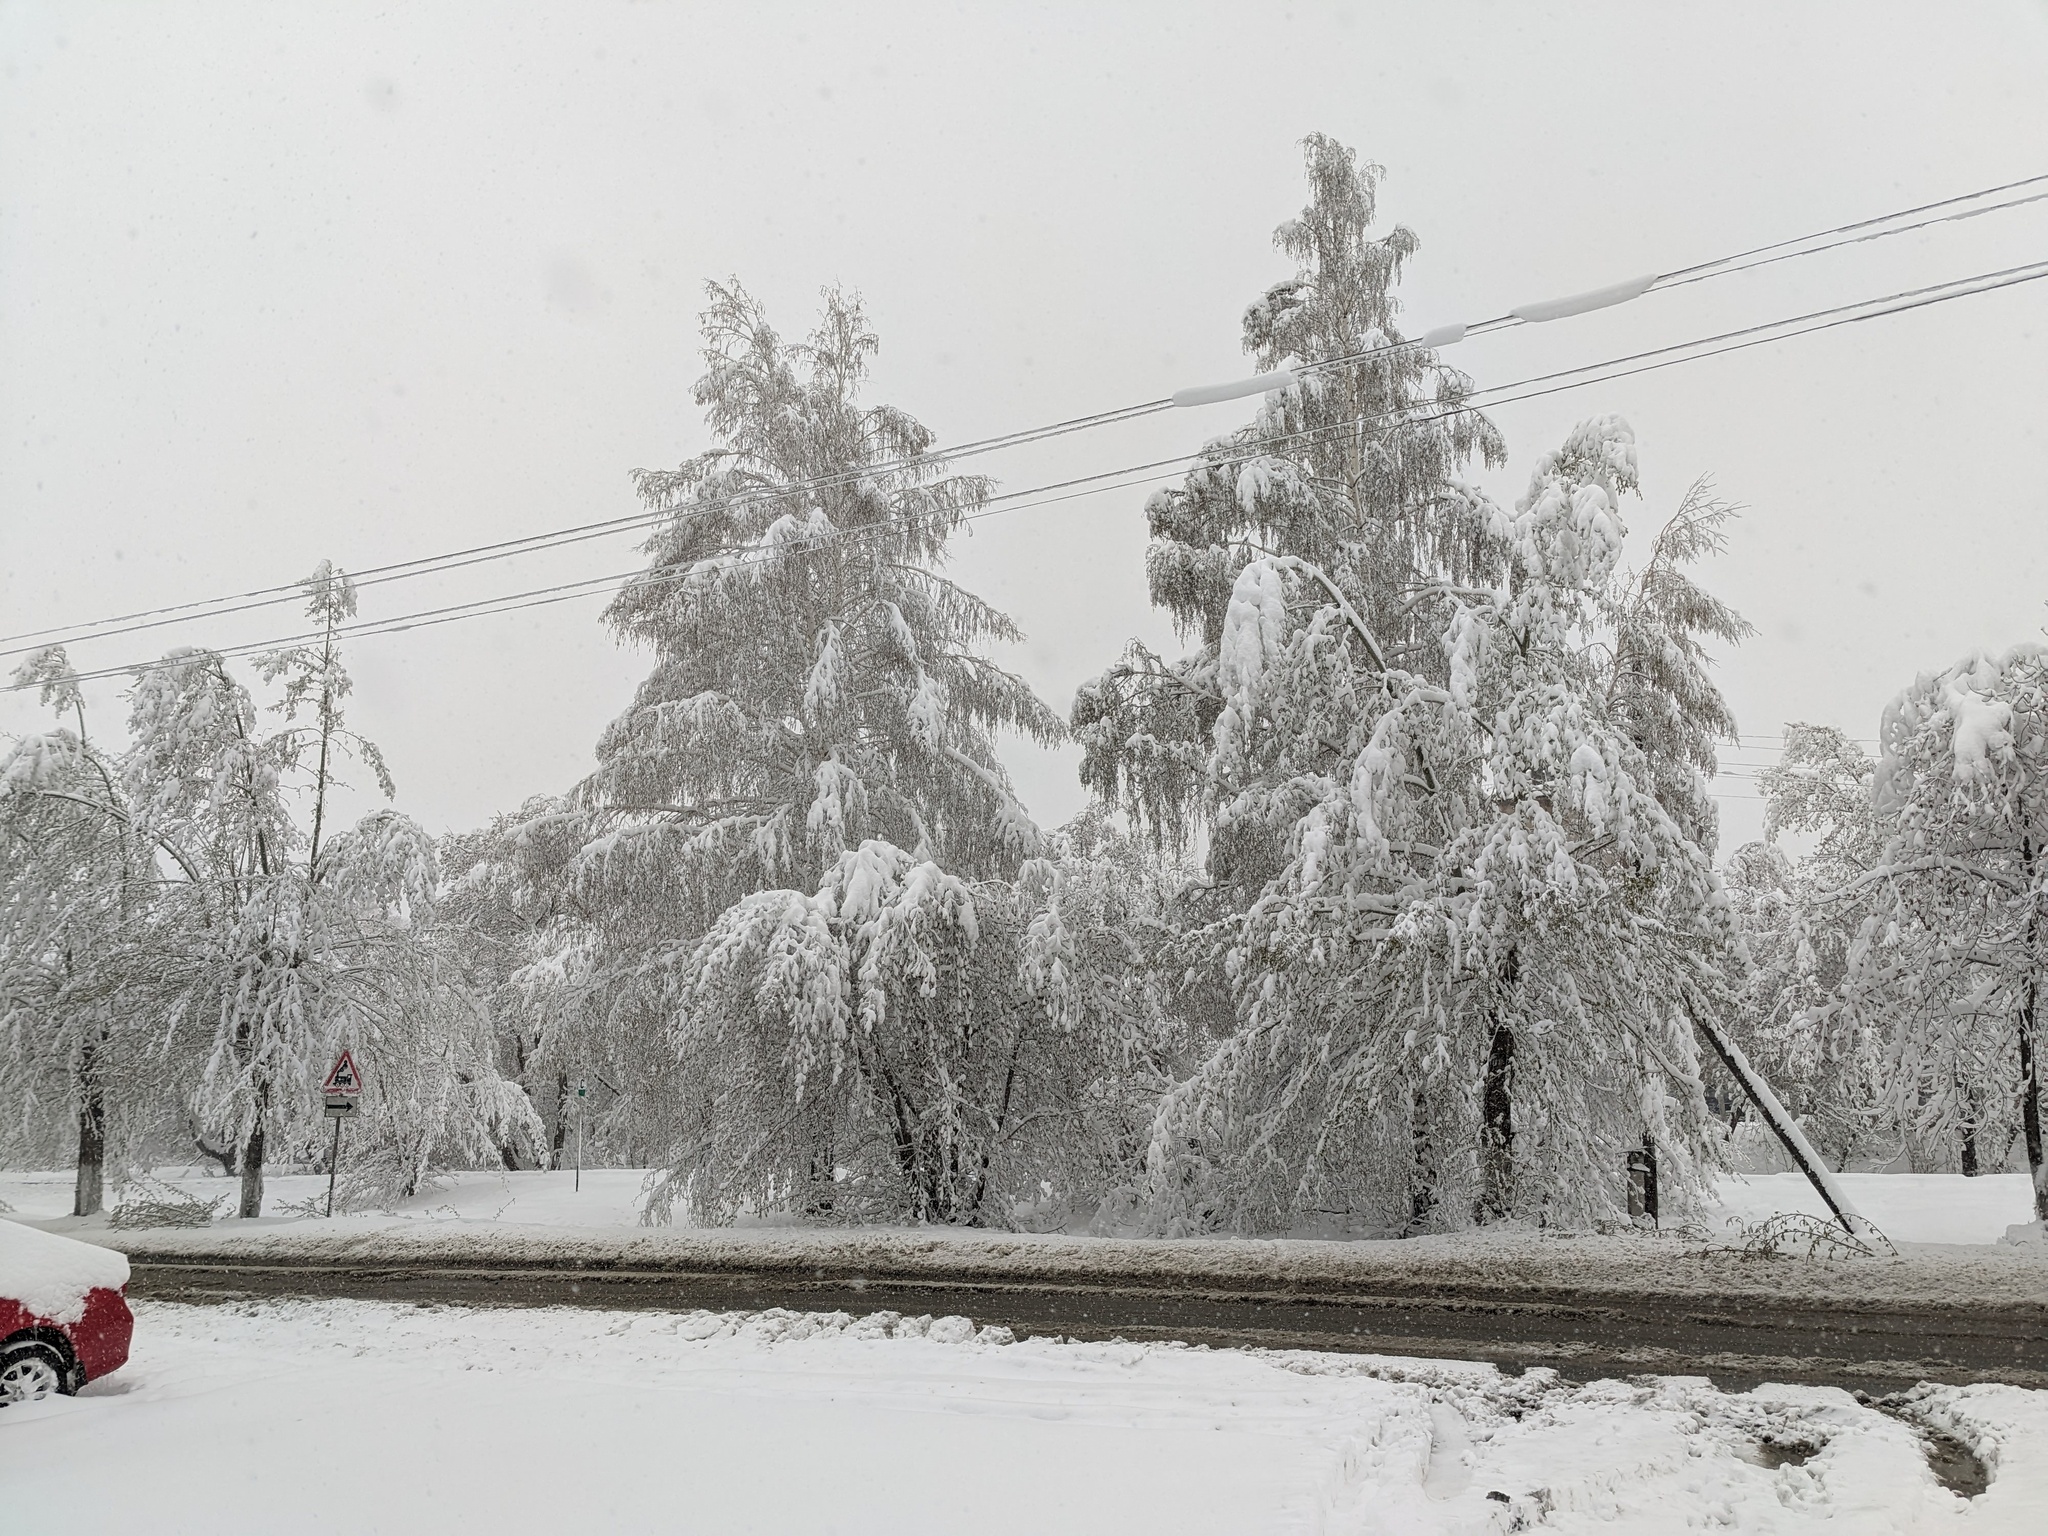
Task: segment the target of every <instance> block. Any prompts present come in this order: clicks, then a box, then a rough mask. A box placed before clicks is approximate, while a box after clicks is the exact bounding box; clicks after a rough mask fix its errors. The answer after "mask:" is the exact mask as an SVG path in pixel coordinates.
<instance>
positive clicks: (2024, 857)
mask: <svg viewBox="0 0 2048 1536" xmlns="http://www.w3.org/2000/svg"><path fill="white" fill-rule="evenodd" d="M2037 862H2038V850H2037V849H2036V848H2035V847H2034V841H2033V839H2032V838H2022V839H2021V840H2020V867H2021V868H2022V869H2023V870H2024V871H2025V872H2026V879H2027V892H2028V902H2029V905H2028V907H2027V979H2026V981H2025V982H2024V983H2022V985H2021V988H2020V1129H2021V1131H2022V1133H2023V1134H2024V1135H2025V1136H2026V1139H2027V1172H2028V1173H2029V1174H2031V1175H2032V1176H2033V1181H2034V1220H2036V1221H2044V1222H2048V1167H2043V1165H2042V1162H2041V1077H2040V1073H2041V1057H2040V1053H2039V1051H2037V1050H2036V1049H2035V1045H2036V1041H2037V1036H2036V1035H2035V1033H2034V1027H2035V1025H2036V1024H2037V1023H2038V1022H2039V1015H2038V1009H2039V1006H2040V1001H2041V968H2042V955H2041V898H2040V896H2039V895H2038V894H2036V892H2037V891H2038V889H2039V879H2040V870H2039V869H2038V868H2037V867H2036V865H2037Z"/></svg>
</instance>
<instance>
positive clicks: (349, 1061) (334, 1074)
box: [320, 1051, 363, 1093]
mask: <svg viewBox="0 0 2048 1536" xmlns="http://www.w3.org/2000/svg"><path fill="white" fill-rule="evenodd" d="M320 1091H321V1092H322V1093H361V1092H362V1091H363V1074H362V1073H360V1072H358V1071H357V1070H356V1058H355V1055H354V1053H353V1052H350V1051H343V1052H342V1053H341V1057H340V1059H339V1060H337V1061H336V1062H335V1063H334V1070H333V1071H331V1072H329V1073H328V1074H327V1081H326V1082H324V1083H322V1084H321V1085H320Z"/></svg>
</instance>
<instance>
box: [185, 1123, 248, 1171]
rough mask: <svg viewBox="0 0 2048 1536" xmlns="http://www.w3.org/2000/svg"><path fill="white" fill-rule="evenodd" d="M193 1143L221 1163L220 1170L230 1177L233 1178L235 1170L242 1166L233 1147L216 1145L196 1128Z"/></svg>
mask: <svg viewBox="0 0 2048 1536" xmlns="http://www.w3.org/2000/svg"><path fill="white" fill-rule="evenodd" d="M192 1145H193V1146H194V1147H196V1148H198V1149H199V1151H200V1152H201V1153H202V1154H203V1155H204V1156H207V1157H210V1158H212V1159H213V1160H214V1161H215V1162H216V1163H219V1164H220V1171H221V1172H222V1173H224V1174H226V1175H227V1176H228V1177H229V1178H233V1177H234V1175H235V1170H236V1169H237V1168H238V1167H240V1166H241V1164H240V1162H239V1161H238V1154H237V1153H236V1151H235V1149H234V1148H233V1147H216V1146H215V1145H214V1144H213V1143H212V1142H210V1141H208V1140H207V1139H206V1138H205V1137H204V1136H202V1135H200V1134H199V1133H198V1132H197V1131H196V1130H195V1131H194V1132H193V1133H192Z"/></svg>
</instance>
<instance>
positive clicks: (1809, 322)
mask: <svg viewBox="0 0 2048 1536" xmlns="http://www.w3.org/2000/svg"><path fill="white" fill-rule="evenodd" d="M2043 277H2048V261H2042V262H2035V263H2032V264H2029V265H2026V266H2019V267H2009V268H2005V269H2003V270H2001V271H1997V272H1989V273H1980V274H1977V275H1976V276H1974V277H1967V278H1959V279H1955V280H1953V281H1951V282H1948V283H1940V284H1934V285H1931V286H1929V287H1926V288H1918V289H1908V290H1905V291H1903V292H1900V293H1895V294H1890V295H1887V296H1885V297H1883V298H1878V299H1867V300H1861V301H1858V302H1857V303H1853V304H1847V305H1840V306H1837V307H1836V308H1834V309H1828V310H1815V311H1811V312H1809V313H1807V314H1804V315H1796V316H1792V317H1790V318H1788V319H1784V320H1777V321H1770V322H1766V323H1763V324H1760V325H1754V326H1747V327H1744V328H1742V329H1740V330H1736V331H1728V332H1723V333H1722V334H1720V335H1718V336H1710V337H1702V338H1698V339H1695V340H1693V341H1688V342H1680V343H1676V344H1674V345H1672V346H1668V347H1661V348H1656V349H1653V350H1651V351H1648V352H1639V353H1633V354H1630V355H1628V356H1625V357H1620V358H1611V359H1608V360H1607V361H1605V362H1600V363H1589V364H1583V365H1581V366H1580V367H1578V368H1572V369H1564V370H1561V371H1559V372H1556V373H1550V374H1541V375H1537V376H1536V377H1534V378H1529V379H1523V380H1519V381H1516V382H1515V383H1511V384H1502V385H1494V386H1489V387H1488V388H1485V389H1480V390H1475V391H1473V392H1472V394H1471V395H1469V396H1467V397H1466V398H1465V399H1464V400H1462V401H1460V402H1458V403H1457V404H1455V405H1452V406H1450V407H1447V408H1444V409H1440V410H1437V411H1433V412H1432V411H1423V410H1417V409H1416V408H1415V407H1413V406H1403V407H1397V408H1395V409H1392V410H1388V411H1381V412H1376V413H1373V414H1372V415H1369V416H1361V417H1351V418H1346V419H1345V420H1344V421H1341V422H1336V423H1331V424H1328V425H1325V426H1323V427H1319V428H1311V429H1307V430H1304V431H1302V432H1296V433H1290V434H1287V435H1286V436H1284V437H1280V438H1271V439H1265V440H1262V441H1261V442H1260V443H1259V444H1258V446H1256V447H1253V448H1248V449H1247V450H1245V451H1244V452H1242V453H1239V454H1236V455H1229V456H1225V457H1222V458H1218V457H1217V456H1216V455H1215V454H1214V452H1213V451H1212V450H1210V449H1204V450H1201V451H1199V452H1196V453H1191V454H1178V455H1174V456H1172V457H1169V458H1164V459H1155V460H1153V461H1151V462H1149V463H1145V464H1138V465H1129V466H1125V467H1124V468H1121V469H1114V470H1105V471H1102V472H1101V473H1098V474H1094V475H1083V476H1077V477H1075V478H1073V479H1070V480H1064V481H1058V482H1054V483H1053V484H1050V485H1044V486H1037V487H1032V488H1030V489H1028V490H1024V491H1016V492H1010V493H1006V494H1005V495H1003V496H998V497H995V498H992V501H993V502H1011V501H1019V500H1021V499H1022V498H1026V497H1032V496H1039V495H1042V494H1043V493H1047V492H1056V491H1066V490H1070V489H1071V490H1076V493H1077V494H1093V493H1094V492H1093V491H1089V492H1081V491H1078V490H1077V488H1079V487H1082V486H1093V487H1094V490H1095V491H1101V490H1114V489H1125V488H1128V485H1129V484H1137V483H1143V482H1144V481H1145V480H1146V479H1157V478H1161V476H1160V474H1159V472H1160V471H1164V470H1168V469H1175V468H1178V467H1180V466H1183V465H1189V464H1195V463H1200V462H1204V461H1206V462H1208V463H1211V464H1226V463H1231V462H1241V461H1244V460H1248V459H1252V458H1257V457H1261V456H1263V455H1264V454H1266V453H1267V452H1269V451H1270V450H1271V449H1272V448H1274V447H1277V446H1281V445H1283V444H1286V443H1289V442H1296V441H1300V440H1302V439H1305V438H1309V437H1314V436H1317V435H1327V434H1331V433H1336V432H1343V431H1348V430H1351V429H1353V428H1355V427H1358V426H1362V425H1364V424H1365V423H1367V422H1369V421H1375V420H1388V419H1391V420H1397V421H1399V422H1401V423H1402V424H1407V425H1421V424H1423V423H1425V422H1429V421H1436V420H1442V419H1444V418H1445V417H1448V416H1454V415H1461V414H1464V413H1466V412H1469V411H1476V410H1480V409H1486V408H1491V407H1494V406H1499V405H1508V404H1513V403H1515V402H1517V401H1522V400H1530V399H1536V398H1539V397H1542V396H1546V395H1551V394H1556V393H1559V392H1561V391H1563V390H1567V389H1578V388H1584V387H1586V386H1587V385H1590V384H1597V383H1605V382H1608V381H1609V380H1611V379H1617V378H1627V377H1632V376H1633V375H1636V374H1640V373H1649V372H1654V371H1656V370H1657V369H1661V368H1668V367H1675V366H1677V365H1678V364H1680V363H1686V362H1696V361H1699V360H1700V359H1702V358H1707V357H1717V356H1720V355H1722V354H1724V353H1728V352H1735V351H1741V350H1744V349H1746V348H1748V347H1753V346H1761V345H1763V344H1765V343H1767V342H1772V341H1781V340H1787V339H1790V338H1791V337H1795V336H1804V335H1811V334H1813V333H1814V332H1816V331H1822V330H1828V329H1832V328H1833V327H1835V326H1838V325H1852V324H1856V323H1858V322H1860V321H1864V320H1872V319H1877V318H1880V317H1881V316H1884V315H1891V314H1899V313H1903V312H1905V311H1907V310H1911V309H1918V308H1923V307H1925V306H1927V305H1931V304H1938V303H1943V302H1946V301H1947V300H1949V299H1956V298H1968V297H1971V296H1973V295H1976V294H1980V293H1989V292H1994V291H1996V290H1997V289H1999V288H2005V287H2011V286H2014V285H2015V284H2018V283H2022V282H2032V281H2036V280H2038V279H2040V278H2043ZM1627 364H1634V365H1636V366H1623V365H1627ZM1577 375H1585V377H1576V376H1577ZM1536 386H1542V387H1536ZM1511 391H1520V393H1510V392H1511ZM1482 396H1496V397H1497V398H1492V399H1485V400H1482V399H1481V397H1482ZM873 472H874V469H873V467H869V468H868V469H865V470H863V471H861V473H864V474H871V473H873ZM851 473H852V472H849V475H851ZM1132 476H1137V477H1139V478H1138V479H1137V480H1135V481H1132V480H1130V479H1129V477H1132ZM1110 480H1118V481H1122V482H1124V483H1122V484H1119V485H1108V484H1103V483H1101V482H1105V481H1110ZM795 493H796V492H795V491H794V490H781V491H777V492H773V493H765V494H775V495H790V494H795ZM1069 499H1072V498H1071V497H1067V496H1053V497H1050V498H1049V500H1054V501H1058V500H1069ZM1030 504H1032V505H1037V504H1040V503H1030ZM995 510H998V511H1000V510H1021V508H1018V507H1005V508H998V509H995ZM660 515H683V514H682V513H681V512H677V513H674V514H660ZM990 515H994V511H990V510H984V511H982V512H979V513H975V514H970V515H969V516H968V517H963V518H961V519H960V521H962V522H967V521H975V520H978V519H979V518H981V517H984V516H990ZM876 531H877V532H883V531H889V529H888V527H887V526H885V527H883V528H881V529H877V530H876ZM855 536H857V535H856V534H848V535H845V536H844V537H847V538H851V537H855ZM755 548H757V546H744V547H740V548H737V549H735V548H726V549H718V550H711V551H706V552H705V555H704V556H703V557H702V558H707V559H708V558H714V557H716V556H717V555H720V554H736V555H745V554H747V553H748V552H749V551H750V550H753V549H755ZM770 552H772V551H770ZM647 575H648V573H647V572H646V571H644V570H636V571H629V572H621V573H615V574H611V575H607V576H600V577H591V578H587V579H585V580H583V581H580V582H573V583H563V584H558V585H556V586H552V587H543V588H537V589H534V590H532V591H529V592H523V593H512V594H503V595H501V596H499V597H496V598H480V599H476V600H474V601H472V602H469V603H463V604H455V605H451V606H450V607H447V608H441V609H428V610H424V611H422V612H419V613H414V614H404V615H398V616H395V617H393V618H389V619H375V620H364V621H361V622H360V623H359V624H355V625H349V626H343V627H341V628H338V629H337V630H336V631H335V634H336V636H337V637H343V636H349V637H362V636H367V635H371V634H377V633H387V632H395V631H396V630H399V629H405V628H415V627H418V628H425V627H430V626H431V625H434V624H439V623H447V622H453V621H454V620H455V619H457V618H482V617H488V616H489V615H491V614H494V613H503V612H514V611H517V610H518V609H520V608H524V607H533V606H540V605H541V604H543V603H549V602H559V601H568V600H571V599H573V598H576V597H583V596H591V595H594V594H595V592H596V591H599V590H602V589H603V588H604V587H607V586H609V585H610V584H611V583H613V582H616V581H624V580H633V579H636V578H638V579H643V580H644V579H646V577H647ZM492 604H500V605H505V606H495V607H494V606H489V605H492ZM226 611H236V610H226ZM204 616H205V617H218V616H220V615H217V614H209V615H204ZM323 633H324V631H308V632H304V633H301V634H297V635H292V636H286V637H283V638H281V639H275V640H267V641H259V642H252V643H250V644H246V645H241V646H235V647H229V648H225V649H220V650H216V651H215V654H218V655H223V656H227V655H247V654H251V653H253V652H257V651H264V650H275V649H282V648H284V647H287V646H290V645H293V644H303V643H308V642H310V641H312V640H315V639H318V638H320V637H321V636H322V634H323ZM89 638H104V637H100V636H96V637H89ZM0 654H15V653H12V652H0ZM174 664H176V663H175V661H172V662H157V663H153V664H152V663H148V662H144V663H128V664H124V665H120V666H112V667H103V668H99V669H95V670H93V671H88V672H80V673H76V674H75V676H76V677H77V678H78V679H79V680H80V681H92V680H96V679H99V678H105V677H112V676H118V675H120V674H122V673H127V672H139V671H147V670H153V669H154V667H157V666H163V665H174ZM35 686H39V685H38V684H35V683H13V684H10V685H8V686H6V687H5V688H0V692H17V691H20V690H21V689H23V688H28V687H35Z"/></svg>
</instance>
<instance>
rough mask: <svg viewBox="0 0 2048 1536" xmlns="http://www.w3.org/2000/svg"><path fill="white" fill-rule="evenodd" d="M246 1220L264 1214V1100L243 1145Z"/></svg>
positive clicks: (258, 1107)
mask: <svg viewBox="0 0 2048 1536" xmlns="http://www.w3.org/2000/svg"><path fill="white" fill-rule="evenodd" d="M237 1214H239V1215H240V1216H242V1217H243V1218H244V1219H248V1218H251V1217H256V1216H261V1215H262V1214H263V1100H262V1099H261V1098H260V1097H259V1098H258V1099H257V1101H256V1119H255V1123H254V1124H252V1125H251V1126H250V1127H249V1139H248V1140H247V1141H245V1142H243V1143H242V1206H241V1210H240V1211H239V1212H238V1213H237Z"/></svg>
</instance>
